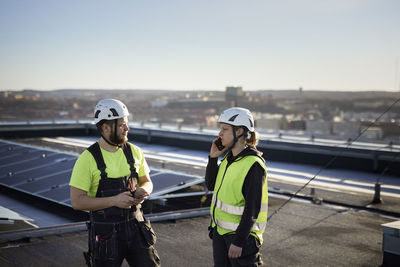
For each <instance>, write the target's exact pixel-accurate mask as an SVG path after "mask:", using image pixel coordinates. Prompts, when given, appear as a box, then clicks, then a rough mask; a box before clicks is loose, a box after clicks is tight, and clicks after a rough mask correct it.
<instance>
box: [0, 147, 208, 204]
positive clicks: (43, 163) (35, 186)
mask: <svg viewBox="0 0 400 267" xmlns="http://www.w3.org/2000/svg"><path fill="white" fill-rule="evenodd" d="M77 158H78V155H76V154H70V153H65V152H60V151H55V150H50V149H45V148H41V147H34V146H27V145H23V144H18V143H13V142H8V141H4V140H0V184H1V185H3V186H6V187H9V188H12V189H15V190H18V191H22V192H25V193H27V194H31V195H34V196H37V197H40V198H43V199H46V200H49V201H53V202H56V203H59V204H63V205H66V206H71V201H70V196H69V185H68V184H69V179H70V177H71V173H72V169H73V166H74V164H75V161H76V160H77ZM150 176H151V179H152V181H153V184H154V189H153V193H152V196H162V195H163V194H168V193H171V192H174V191H177V190H180V189H183V188H186V187H189V186H191V185H194V184H200V183H202V182H204V178H201V177H198V176H191V175H186V174H181V173H175V172H169V171H164V170H159V169H151V172H150Z"/></svg>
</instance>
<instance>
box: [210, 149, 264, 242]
mask: <svg viewBox="0 0 400 267" xmlns="http://www.w3.org/2000/svg"><path fill="white" fill-rule="evenodd" d="M255 162H258V163H259V164H260V165H261V166H262V167H263V168H264V170H265V183H264V186H263V189H262V199H261V209H260V213H259V214H258V217H257V221H256V223H255V224H254V225H253V227H252V229H251V235H253V236H254V237H256V238H257V239H258V240H259V241H260V242H261V243H262V242H263V238H262V234H263V233H264V230H265V227H266V224H267V212H268V184H267V168H266V166H265V163H264V161H263V160H262V159H261V158H259V157H257V156H253V155H250V156H244V157H239V158H237V159H236V160H235V161H234V162H232V163H231V165H229V166H227V164H228V161H227V159H226V158H224V159H223V160H222V162H221V164H220V165H219V169H218V174H217V178H216V181H215V187H214V194H213V198H212V201H211V207H210V213H211V217H212V223H211V226H212V227H214V226H215V225H217V231H218V233H219V234H220V235H224V234H227V233H234V232H235V231H236V229H237V227H238V226H239V223H240V220H241V218H242V214H243V211H244V206H245V199H244V197H243V194H242V187H243V183H244V180H245V178H246V175H247V173H248V172H249V170H250V168H251V166H253V164H254V163H255Z"/></svg>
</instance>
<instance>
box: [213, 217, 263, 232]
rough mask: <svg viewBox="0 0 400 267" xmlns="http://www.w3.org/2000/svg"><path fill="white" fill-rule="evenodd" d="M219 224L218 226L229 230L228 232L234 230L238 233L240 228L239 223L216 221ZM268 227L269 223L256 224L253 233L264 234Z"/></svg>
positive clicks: (252, 229)
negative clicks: (259, 232)
mask: <svg viewBox="0 0 400 267" xmlns="http://www.w3.org/2000/svg"><path fill="white" fill-rule="evenodd" d="M215 221H216V222H217V225H218V226H219V227H222V228H224V229H228V230H232V231H236V229H237V228H238V226H239V223H232V222H224V221H221V220H217V219H216V220H215ZM266 226H267V223H258V222H256V223H255V224H254V225H253V227H252V228H251V231H261V232H264V230H265V227H266Z"/></svg>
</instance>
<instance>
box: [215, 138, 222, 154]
mask: <svg viewBox="0 0 400 267" xmlns="http://www.w3.org/2000/svg"><path fill="white" fill-rule="evenodd" d="M214 143H215V145H216V146H217V148H218V150H219V151H222V150H223V149H224V148H225V147H224V146H223V145H222V140H221V137H219V138H218V139H217V140H215V142H214Z"/></svg>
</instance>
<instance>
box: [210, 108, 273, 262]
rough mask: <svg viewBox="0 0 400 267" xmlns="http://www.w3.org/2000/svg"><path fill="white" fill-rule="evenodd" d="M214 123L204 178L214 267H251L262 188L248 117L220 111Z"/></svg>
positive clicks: (262, 211)
mask: <svg viewBox="0 0 400 267" xmlns="http://www.w3.org/2000/svg"><path fill="white" fill-rule="evenodd" d="M218 122H219V123H220V132H219V134H218V138H217V139H215V140H214V141H213V142H212V145H211V148H210V155H209V160H208V164H207V168H206V175H205V179H206V185H207V188H208V189H209V190H213V191H214V194H213V198H212V201H211V207H210V213H211V218H212V220H211V225H210V228H209V230H210V238H211V239H212V240H213V257H214V266H257V264H260V263H261V258H260V255H259V248H260V246H261V244H262V242H263V237H262V235H263V232H264V229H265V227H266V223H267V211H268V187H267V179H266V177H267V169H266V166H265V161H264V159H263V158H262V153H261V152H260V151H258V150H257V149H256V145H257V142H258V137H257V132H256V131H255V129H254V120H253V116H252V115H251V113H250V111H249V110H247V109H244V108H238V107H234V108H229V109H227V110H225V111H224V112H223V113H222V114H221V116H220V117H219V120H218ZM225 152H226V153H225ZM224 153H225V156H224V157H223V159H222V160H221V163H220V164H219V165H218V157H219V156H221V155H222V154H224Z"/></svg>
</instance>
